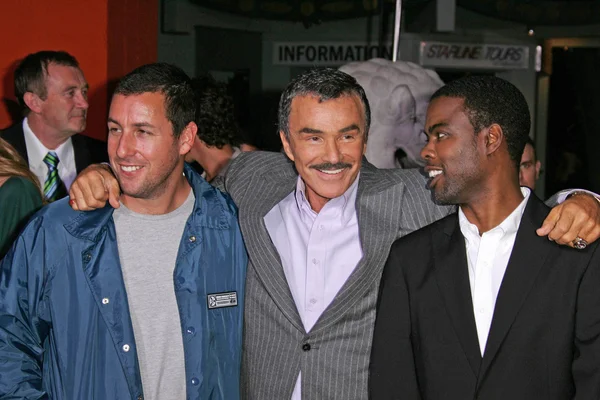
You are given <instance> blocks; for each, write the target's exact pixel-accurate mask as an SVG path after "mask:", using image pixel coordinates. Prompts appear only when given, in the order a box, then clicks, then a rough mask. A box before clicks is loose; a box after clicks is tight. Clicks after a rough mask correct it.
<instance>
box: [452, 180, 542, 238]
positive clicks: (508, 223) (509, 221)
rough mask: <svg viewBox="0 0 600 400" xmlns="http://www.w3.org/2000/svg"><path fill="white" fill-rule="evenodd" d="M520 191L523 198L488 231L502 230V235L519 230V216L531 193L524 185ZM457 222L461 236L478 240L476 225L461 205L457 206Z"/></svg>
mask: <svg viewBox="0 0 600 400" xmlns="http://www.w3.org/2000/svg"><path fill="white" fill-rule="evenodd" d="M521 193H522V194H523V200H522V201H521V203H519V205H518V206H517V208H515V209H514V210H513V212H511V213H510V215H509V216H508V217H506V218H505V219H504V221H502V222H501V223H500V224H499V225H498V226H496V227H495V228H493V229H490V230H489V232H492V231H496V230H498V231H500V232H502V234H503V235H507V234H516V233H517V231H518V230H519V225H520V224H521V218H522V217H523V213H524V212H525V206H526V205H527V200H529V195H530V194H531V190H530V189H529V188H527V187H525V186H521ZM458 223H459V226H460V230H461V232H462V234H463V236H464V237H465V238H466V239H467V240H469V239H475V238H476V239H477V240H479V238H480V235H479V230H478V229H477V226H476V225H475V224H472V223H471V222H469V220H468V219H467V217H466V215H465V213H464V212H463V210H462V208H461V207H459V208H458ZM484 233H485V232H484Z"/></svg>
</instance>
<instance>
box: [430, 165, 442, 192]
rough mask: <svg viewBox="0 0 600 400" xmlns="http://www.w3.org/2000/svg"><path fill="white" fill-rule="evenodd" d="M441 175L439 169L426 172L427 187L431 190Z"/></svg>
mask: <svg viewBox="0 0 600 400" xmlns="http://www.w3.org/2000/svg"><path fill="white" fill-rule="evenodd" d="M442 174H443V171H442V170H441V169H430V170H429V171H427V175H428V176H429V187H430V188H432V187H434V186H435V184H436V182H437V180H438V179H439V176H441V175H442Z"/></svg>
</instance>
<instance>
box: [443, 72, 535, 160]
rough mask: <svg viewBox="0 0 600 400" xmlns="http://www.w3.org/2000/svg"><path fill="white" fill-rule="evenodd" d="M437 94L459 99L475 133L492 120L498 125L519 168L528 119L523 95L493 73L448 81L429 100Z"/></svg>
mask: <svg viewBox="0 0 600 400" xmlns="http://www.w3.org/2000/svg"><path fill="white" fill-rule="evenodd" d="M438 97H453V98H459V99H463V101H464V109H465V113H466V114H467V116H468V118H469V122H471V125H473V128H474V130H475V133H476V134H477V133H479V132H480V131H481V130H482V129H484V128H487V127H489V126H490V125H492V124H498V125H500V127H501V128H502V132H503V133H504V137H505V138H506V144H507V146H508V153H509V155H510V158H511V160H513V161H514V163H515V166H516V167H517V168H519V164H520V162H521V156H522V155H523V150H524V149H525V143H526V142H527V139H528V138H529V129H530V128H531V119H530V114H529V107H528V106H527V101H525V96H523V93H521V91H520V90H519V89H517V87H516V86H515V85H513V84H512V83H510V82H508V81H506V80H504V79H501V78H498V77H496V76H490V75H471V76H467V77H464V78H460V79H457V80H454V81H450V82H449V83H447V84H446V85H445V86H442V87H441V88H439V89H438V90H437V91H436V92H435V93H434V94H433V95H432V96H431V100H432V101H433V100H434V99H436V98H438Z"/></svg>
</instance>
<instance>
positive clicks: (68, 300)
mask: <svg viewBox="0 0 600 400" xmlns="http://www.w3.org/2000/svg"><path fill="white" fill-rule="evenodd" d="M194 113H195V103H194V93H193V89H192V86H191V83H190V79H189V78H188V77H187V76H186V75H185V73H184V72H183V71H181V70H180V69H179V68H177V67H174V66H171V65H168V64H150V65H145V66H142V67H140V68H138V69H136V70H134V71H133V72H131V73H130V74H128V75H127V76H125V77H124V78H123V79H122V80H121V81H120V82H119V85H118V86H117V89H116V90H115V94H114V96H113V99H112V102H111V107H110V112H109V118H108V130H109V136H108V153H109V158H110V163H111V167H112V168H113V170H114V171H115V172H116V176H117V178H118V180H119V183H120V184H121V187H122V188H123V194H124V195H123V196H122V197H121V207H120V208H118V209H113V208H111V207H110V206H108V207H105V208H101V209H98V210H95V211H93V212H86V213H83V212H77V211H73V210H72V209H71V207H69V205H68V203H67V200H66V199H65V200H61V201H58V202H56V203H53V204H51V205H49V206H47V207H46V208H44V209H43V210H42V211H41V212H39V213H38V214H37V215H36V216H34V218H33V219H32V221H30V223H29V225H28V226H27V228H26V229H25V230H24V232H23V233H22V234H21V236H20V237H19V238H18V240H17V242H16V243H15V245H14V246H13V248H12V249H11V251H10V252H9V253H8V255H7V256H6V257H5V259H4V260H3V261H2V263H1V264H0V360H1V361H0V399H2V398H27V399H33V398H35V399H41V398H51V399H69V400H70V399H114V400H117V399H139V400H141V399H143V398H146V399H184V398H187V399H227V400H230V399H236V398H238V397H239V369H240V356H241V333H242V315H243V299H244V292H243V291H244V280H245V275H246V264H247V256H246V252H245V249H244V244H243V242H242V238H241V234H240V230H239V226H238V223H237V209H236V208H235V206H234V204H233V202H232V201H231V199H230V198H229V197H228V196H227V195H224V194H223V193H221V192H219V191H218V190H216V189H214V188H213V187H212V186H210V185H209V184H208V183H206V181H204V180H203V179H202V178H200V177H199V176H198V175H197V174H196V173H195V172H193V171H192V170H191V169H190V168H189V167H187V166H185V165H184V157H185V155H186V153H187V152H188V151H189V150H190V147H191V146H192V143H193V140H194V136H195V135H196V130H197V126H196V124H195V123H194V122H193V121H194Z"/></svg>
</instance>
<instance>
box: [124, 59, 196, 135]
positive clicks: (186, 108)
mask: <svg viewBox="0 0 600 400" xmlns="http://www.w3.org/2000/svg"><path fill="white" fill-rule="evenodd" d="M143 93H161V94H162V95H164V97H165V114H166V116H167V119H168V120H169V122H171V125H172V126H173V136H174V137H175V138H178V137H179V136H180V135H181V133H182V132H183V130H184V129H185V127H186V126H188V124H189V123H190V122H194V121H195V118H196V96H195V95H194V89H193V87H192V80H191V79H190V77H189V76H187V74H186V73H185V72H183V70H182V69H181V68H179V67H176V66H175V65H172V64H167V63H154V64H146V65H142V66H141V67H138V68H136V69H134V70H133V71H131V72H130V73H128V74H127V75H125V76H124V77H123V79H121V80H120V81H119V83H118V84H117V88H116V89H115V93H114V94H115V95H117V94H119V95H123V96H132V95H139V94H143Z"/></svg>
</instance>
